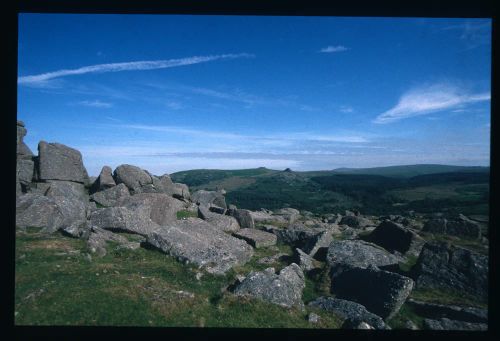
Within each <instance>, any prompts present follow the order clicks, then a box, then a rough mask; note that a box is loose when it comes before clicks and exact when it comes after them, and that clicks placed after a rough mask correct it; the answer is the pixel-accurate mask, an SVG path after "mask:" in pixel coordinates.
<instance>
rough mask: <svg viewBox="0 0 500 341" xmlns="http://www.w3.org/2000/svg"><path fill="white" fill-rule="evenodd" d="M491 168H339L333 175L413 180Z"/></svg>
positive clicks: (427, 165) (431, 166)
mask: <svg viewBox="0 0 500 341" xmlns="http://www.w3.org/2000/svg"><path fill="white" fill-rule="evenodd" d="M489 170H490V167H480V166H473V167H468V166H449V165H433V164H422V165H406V166H388V167H373V168H338V169H334V170H333V171H331V172H332V173H342V174H366V175H382V176H389V177H401V178H411V177H414V176H417V175H427V174H435V173H450V172H474V173H475V172H478V173H488V172H489Z"/></svg>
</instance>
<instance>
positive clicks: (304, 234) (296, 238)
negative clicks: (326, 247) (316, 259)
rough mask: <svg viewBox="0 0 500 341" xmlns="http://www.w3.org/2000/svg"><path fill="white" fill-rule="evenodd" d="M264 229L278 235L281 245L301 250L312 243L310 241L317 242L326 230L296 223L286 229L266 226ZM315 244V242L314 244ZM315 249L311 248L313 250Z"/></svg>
mask: <svg viewBox="0 0 500 341" xmlns="http://www.w3.org/2000/svg"><path fill="white" fill-rule="evenodd" d="M264 229H265V230H266V231H267V232H271V233H273V234H275V235H276V237H277V238H278V242H279V243H283V244H288V245H291V246H293V247H298V248H299V249H302V250H303V249H304V248H305V246H306V244H308V243H311V242H310V240H311V239H313V240H316V237H317V235H318V234H320V233H321V232H324V231H325V230H324V229H320V230H318V229H313V228H310V227H307V226H305V225H303V224H299V223H295V224H292V225H289V226H287V227H285V228H279V227H275V226H270V225H266V226H264ZM313 243H314V242H313ZM312 248H313V247H311V249H312Z"/></svg>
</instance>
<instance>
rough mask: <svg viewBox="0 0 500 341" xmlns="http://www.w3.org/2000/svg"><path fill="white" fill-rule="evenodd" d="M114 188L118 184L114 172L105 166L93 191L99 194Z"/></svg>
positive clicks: (94, 184) (93, 186)
mask: <svg viewBox="0 0 500 341" xmlns="http://www.w3.org/2000/svg"><path fill="white" fill-rule="evenodd" d="M114 186H116V183H115V179H113V170H112V169H111V167H109V166H104V167H102V169H101V173H99V176H98V177H97V180H95V182H94V183H93V185H92V191H93V192H99V191H103V190H105V189H108V188H111V187H114Z"/></svg>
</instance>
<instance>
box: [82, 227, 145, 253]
mask: <svg viewBox="0 0 500 341" xmlns="http://www.w3.org/2000/svg"><path fill="white" fill-rule="evenodd" d="M108 241H113V242H116V243H118V244H120V245H121V246H122V247H125V248H128V249H132V250H134V249H137V248H139V247H140V243H138V242H129V241H128V239H127V238H125V237H123V236H120V235H119V234H116V233H113V232H110V231H107V230H103V229H101V228H99V227H96V226H93V227H92V228H91V231H90V234H89V238H88V239H87V245H88V248H89V250H90V252H92V253H96V254H97V255H98V256H101V257H103V256H105V255H106V244H107V242H108Z"/></svg>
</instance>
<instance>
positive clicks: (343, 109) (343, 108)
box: [340, 105, 354, 114]
mask: <svg viewBox="0 0 500 341" xmlns="http://www.w3.org/2000/svg"><path fill="white" fill-rule="evenodd" d="M340 111H341V112H343V113H345V114H348V113H352V112H354V109H353V108H352V107H350V106H348V105H343V106H341V107H340Z"/></svg>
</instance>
